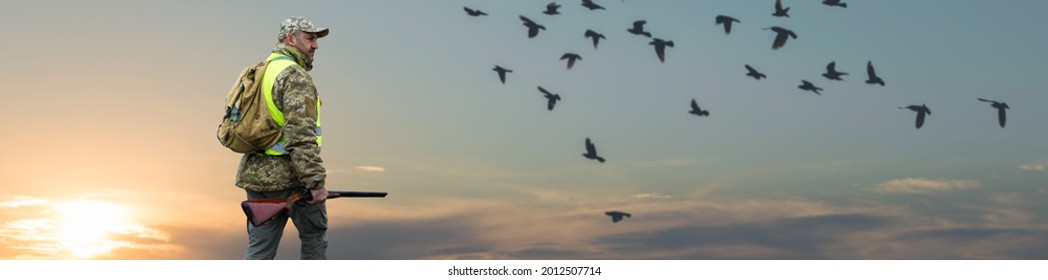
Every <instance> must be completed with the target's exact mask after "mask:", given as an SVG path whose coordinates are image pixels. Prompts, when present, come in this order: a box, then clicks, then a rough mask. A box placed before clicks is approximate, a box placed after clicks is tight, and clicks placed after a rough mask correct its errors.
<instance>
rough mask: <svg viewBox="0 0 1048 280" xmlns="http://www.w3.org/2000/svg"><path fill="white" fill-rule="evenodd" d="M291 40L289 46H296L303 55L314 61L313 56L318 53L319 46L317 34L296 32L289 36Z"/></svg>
mask: <svg viewBox="0 0 1048 280" xmlns="http://www.w3.org/2000/svg"><path fill="white" fill-rule="evenodd" d="M288 36H289V37H290V40H288V41H289V42H288V44H289V45H292V46H294V47H295V48H297V49H298V50H299V51H301V52H302V53H304V54H306V55H309V59H313V54H314V53H315V52H316V50H317V49H318V48H320V46H319V45H317V34H314V33H308V32H295V33H294V34H289V35H288Z"/></svg>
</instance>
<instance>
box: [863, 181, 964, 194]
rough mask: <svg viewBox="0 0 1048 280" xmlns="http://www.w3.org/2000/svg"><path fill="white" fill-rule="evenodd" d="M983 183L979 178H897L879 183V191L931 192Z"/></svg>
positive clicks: (960, 188) (958, 188)
mask: <svg viewBox="0 0 1048 280" xmlns="http://www.w3.org/2000/svg"><path fill="white" fill-rule="evenodd" d="M981 185H982V182H981V181H978V180H934V179H925V178H906V179H895V180H891V181H887V182H884V183H880V184H879V185H877V189H876V191H877V192H885V193H931V192H936V191H948V190H963V189H973V188H977V187H979V186H981Z"/></svg>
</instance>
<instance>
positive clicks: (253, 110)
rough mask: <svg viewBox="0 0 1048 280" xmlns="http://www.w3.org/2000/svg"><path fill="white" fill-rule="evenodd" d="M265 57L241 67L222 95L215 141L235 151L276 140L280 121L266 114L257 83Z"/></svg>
mask: <svg viewBox="0 0 1048 280" xmlns="http://www.w3.org/2000/svg"><path fill="white" fill-rule="evenodd" d="M267 65H268V61H261V62H258V63H256V64H255V65H252V66H249V67H247V68H244V71H242V72H240V77H239V78H237V81H236V82H235V83H233V88H232V89H230V90H229V95H227V96H226V115H225V116H224V117H222V123H221V124H219V125H218V142H221V143H222V145H223V146H226V148H229V149H230V150H233V151H234V152H237V153H252V152H261V151H265V150H266V149H267V148H269V147H270V146H273V144H276V143H277V141H278V140H280V125H277V122H276V120H273V117H272V116H270V114H269V107H268V106H267V105H266V98H265V96H263V93H262V89H261V85H262V75H263V74H264V73H265V72H266V66H267Z"/></svg>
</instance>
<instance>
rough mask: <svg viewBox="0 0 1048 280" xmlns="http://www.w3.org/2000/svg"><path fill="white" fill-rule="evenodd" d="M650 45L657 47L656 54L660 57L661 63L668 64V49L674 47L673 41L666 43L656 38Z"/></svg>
mask: <svg viewBox="0 0 1048 280" xmlns="http://www.w3.org/2000/svg"><path fill="white" fill-rule="evenodd" d="M648 45H652V46H655V54H657V55H659V61H661V62H663V63H665V62H666V47H667V46H669V47H671V48H672V47H673V41H666V40H663V39H659V38H655V39H654V40H652V41H651V43H648Z"/></svg>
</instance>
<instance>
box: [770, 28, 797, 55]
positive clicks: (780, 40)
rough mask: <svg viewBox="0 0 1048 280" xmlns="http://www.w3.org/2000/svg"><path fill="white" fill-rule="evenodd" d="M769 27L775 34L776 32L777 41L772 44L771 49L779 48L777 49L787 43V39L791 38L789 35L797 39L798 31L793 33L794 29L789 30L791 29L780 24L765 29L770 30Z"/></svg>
mask: <svg viewBox="0 0 1048 280" xmlns="http://www.w3.org/2000/svg"><path fill="white" fill-rule="evenodd" d="M768 29H771V31H775V34H776V35H775V42H773V43H772V44H771V49H773V50H777V49H779V48H781V47H782V46H783V45H786V39H787V38H789V37H793V39H797V33H793V30H789V29H786V28H782V27H778V26H772V27H768V28H765V29H764V30H768Z"/></svg>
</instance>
